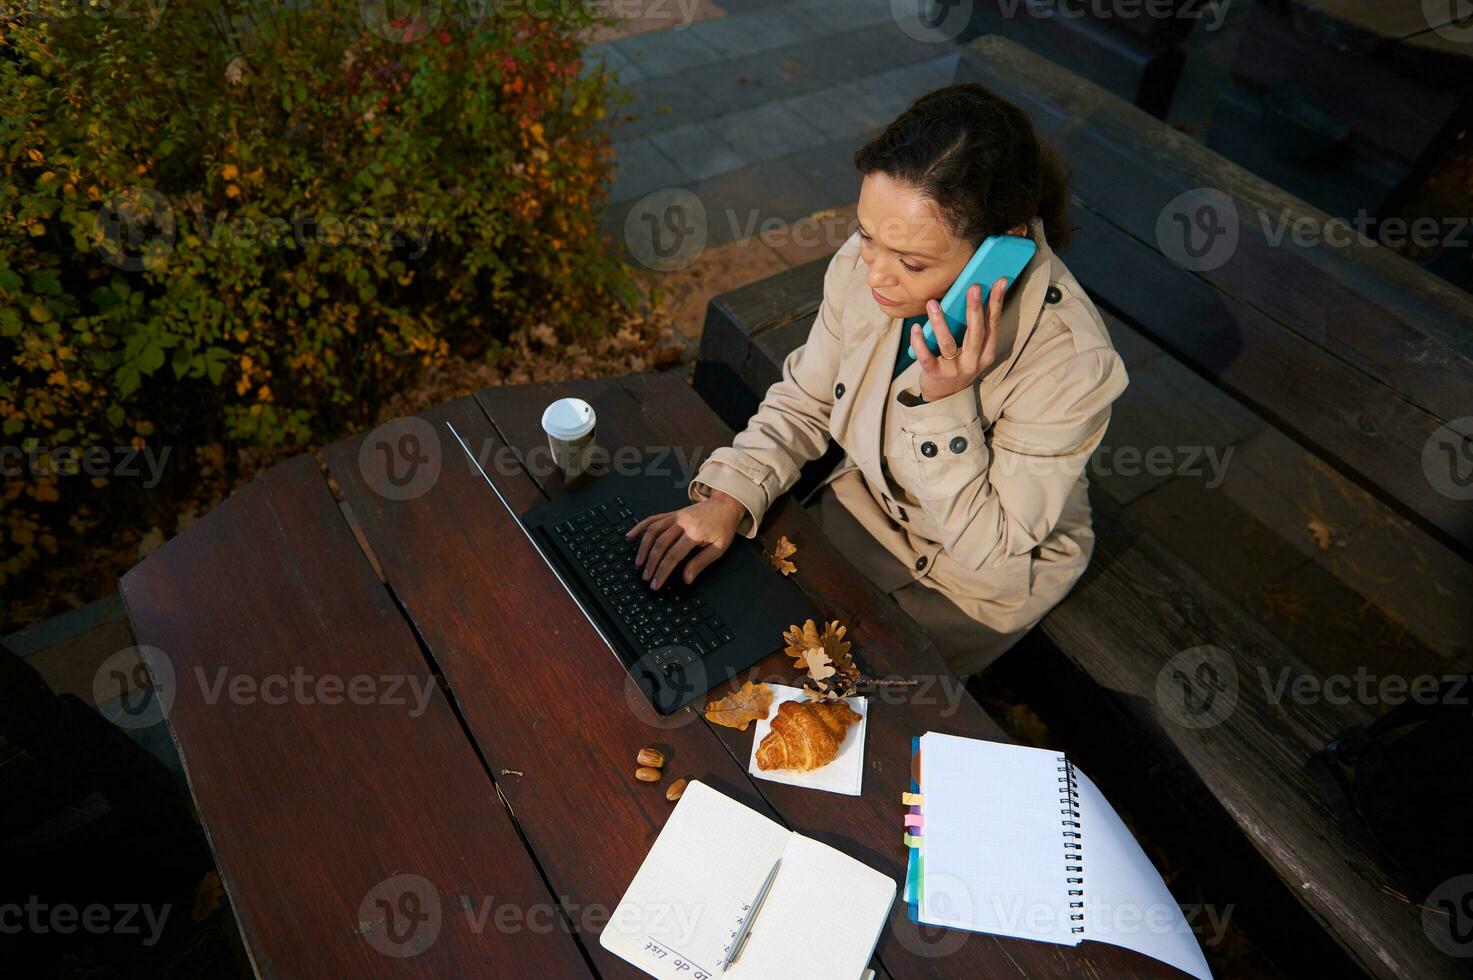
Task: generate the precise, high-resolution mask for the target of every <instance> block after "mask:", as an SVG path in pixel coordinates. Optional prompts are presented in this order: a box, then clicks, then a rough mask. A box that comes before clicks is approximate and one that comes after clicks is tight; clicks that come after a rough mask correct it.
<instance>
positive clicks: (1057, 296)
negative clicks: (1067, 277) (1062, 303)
mask: <svg viewBox="0 0 1473 980" xmlns="http://www.w3.org/2000/svg"><path fill="white" fill-rule="evenodd" d="M1043 298H1044V299H1046V300H1048V301H1049V302H1050V303H1057V302H1058V301H1059V300H1061V299H1063V298H1064V294H1063V293H1061V292H1059V287H1058V286H1050V287H1049V288H1048V292H1047V293H1045V294H1044V296H1043Z"/></svg>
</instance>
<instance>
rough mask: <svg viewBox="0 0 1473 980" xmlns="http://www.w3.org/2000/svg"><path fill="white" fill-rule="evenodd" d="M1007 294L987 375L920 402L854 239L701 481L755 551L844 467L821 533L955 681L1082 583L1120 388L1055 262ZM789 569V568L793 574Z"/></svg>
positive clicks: (1117, 363)
mask: <svg viewBox="0 0 1473 980" xmlns="http://www.w3.org/2000/svg"><path fill="white" fill-rule="evenodd" d="M1030 235H1031V237H1032V238H1033V240H1034V241H1035V242H1037V243H1038V245H1039V247H1038V251H1037V252H1036V253H1035V255H1034V256H1033V259H1032V260H1031V261H1030V262H1029V263H1028V266H1027V267H1026V268H1025V269H1024V270H1023V272H1022V274H1021V275H1020V276H1019V277H1018V280H1017V282H1015V283H1014V284H1013V286H1012V287H1011V288H1010V290H1009V292H1008V296H1007V300H1006V303H1005V305H1004V307H1003V312H1002V316H1001V323H1000V324H999V325H998V344H997V362H996V363H995V365H994V366H993V367H992V368H990V369H989V370H988V371H986V372H985V373H984V374H983V375H982V377H981V378H980V379H979V380H978V381H977V382H976V383H975V384H973V385H972V386H971V387H968V388H965V389H963V390H962V391H960V392H958V393H956V394H954V395H951V396H949V397H947V398H943V399H941V400H940V401H937V402H921V401H920V366H919V365H918V364H912V365H910V367H908V368H907V369H906V370H905V371H904V372H902V373H901V375H900V376H899V377H898V378H893V380H892V376H893V375H894V369H895V357H896V354H897V352H898V350H899V344H900V326H901V320H900V319H899V318H894V317H890V316H887V315H886V313H885V311H884V310H883V309H882V308H881V307H880V306H879V304H877V303H876V302H875V301H874V298H873V297H872V296H871V295H870V289H869V285H868V283H867V276H868V272H869V269H868V267H867V266H866V265H865V263H864V260H863V259H862V258H861V257H860V249H859V236H858V233H856V234H855V235H853V236H851V237H850V238H849V240H848V241H847V242H845V243H844V246H843V247H842V248H840V249H839V251H838V252H837V253H836V254H835V255H834V257H833V259H832V260H831V261H830V262H829V267H828V271H827V272H826V273H825V275H824V287H823V289H824V295H823V302H822V304H821V305H820V307H819V311H818V316H817V317H816V318H815V320H814V323H813V327H812V329H811V330H810V331H809V334H808V340H807V342H806V343H805V344H804V345H803V346H802V347H799V348H798V349H796V350H794V351H793V352H792V353H791V354H789V355H788V357H787V359H786V360H785V361H784V363H783V377H782V380H781V381H779V382H777V383H776V384H774V385H773V386H772V387H771V388H769V389H768V391H767V394H766V396H765V397H764V398H763V400H762V404H761V406H760V407H759V408H758V410H757V412H756V414H755V415H753V417H752V419H751V421H750V422H749V423H748V424H747V427H746V429H744V430H743V431H742V432H741V433H740V434H739V435H738V436H737V437H736V438H735V439H734V440H733V443H732V445H731V446H730V447H726V448H721V449H718V450H716V451H715V452H714V453H712V455H711V457H710V458H709V459H708V460H707V461H706V463H705V464H704V465H703V466H702V467H701V469H700V470H699V471H698V472H697V474H696V477H695V479H694V480H693V481H692V483H691V486H690V497H691V499H692V500H701V499H703V498H704V497H706V496H707V495H709V489H710V488H715V489H719V490H722V491H724V492H726V493H728V494H730V495H731V496H733V497H735V498H736V499H737V500H738V501H740V502H741V503H742V506H743V507H745V508H746V511H747V515H746V517H745V518H743V520H742V524H741V526H740V527H739V529H738V533H740V534H743V535H745V536H747V537H751V536H753V535H754V534H755V533H756V529H757V527H758V525H760V524H761V522H762V519H763V516H764V515H765V514H766V513H767V509H768V508H769V507H771V506H772V504H773V502H774V501H775V500H776V499H777V498H778V497H779V495H781V494H782V493H784V492H785V491H787V490H788V489H789V488H790V487H792V485H793V483H794V482H795V481H796V480H797V478H798V471H799V468H800V467H801V466H802V464H803V463H805V462H807V461H809V460H812V459H816V458H817V457H819V456H820V455H822V454H823V452H824V451H825V449H826V448H827V446H828V442H829V440H830V439H832V440H834V441H835V442H837V443H838V444H839V445H840V446H842V447H843V448H844V450H845V452H846V456H845V458H844V461H843V462H842V463H841V464H840V465H839V466H838V468H837V469H836V470H835V471H834V473H833V474H831V475H830V477H829V478H828V480H827V481H826V484H825V486H824V488H823V490H822V497H821V499H820V502H819V505H818V516H819V518H820V520H821V521H822V522H823V525H824V530H825V534H826V535H827V536H828V537H829V538H830V539H831V540H832V541H833V542H834V544H835V545H836V546H837V547H838V548H839V549H840V550H841V551H842V552H844V553H845V554H846V555H847V556H848V557H849V558H850V559H851V560H852V561H853V562H854V563H855V564H856V565H857V566H858V567H859V568H860V569H861V570H863V571H864V572H865V573H866V574H867V575H868V576H869V577H870V578H871V579H873V580H874V582H875V584H876V585H878V586H879V587H880V588H881V589H883V590H884V591H885V592H888V593H890V594H891V595H893V596H894V597H895V598H896V600H897V601H899V602H900V603H901V605H902V606H904V607H905V608H906V609H907V611H909V612H910V613H911V614H912V615H913V616H914V617H915V618H916V619H917V621H918V622H920V624H921V625H922V627H924V628H925V629H926V630H927V631H928V633H930V635H931V636H932V638H933V639H934V640H935V641H936V643H937V646H938V648H939V649H940V650H941V652H942V654H943V655H944V656H945V657H946V659H947V661H948V663H949V664H950V665H951V667H952V669H953V670H955V671H956V672H957V673H959V674H966V673H972V672H975V671H978V670H981V669H982V668H983V667H985V666H986V665H987V664H989V663H991V662H992V661H993V660H995V659H996V658H997V657H998V656H1001V654H1002V653H1003V652H1004V651H1006V650H1007V649H1008V647H1009V646H1011V645H1012V644H1013V643H1014V642H1016V641H1017V639H1018V638H1020V637H1021V636H1022V635H1023V634H1024V633H1025V632H1026V631H1027V630H1028V629H1030V628H1031V627H1032V626H1033V625H1034V624H1036V623H1037V622H1038V621H1039V620H1040V619H1041V618H1043V615H1044V613H1046V612H1048V610H1049V609H1051V608H1053V606H1054V605H1055V604H1056V603H1058V601H1059V600H1060V599H1062V598H1063V597H1064V595H1065V594H1066V593H1067V592H1068V591H1069V589H1070V588H1071V587H1072V586H1073V584H1074V582H1075V581H1076V580H1077V579H1078V578H1079V576H1080V575H1081V574H1082V573H1083V571H1084V568H1085V565H1086V564H1088V562H1089V556H1090V553H1091V551H1092V550H1093V546H1094V534H1093V532H1092V531H1091V529H1090V511H1089V498H1088V485H1089V481H1088V479H1087V477H1086V475H1085V466H1086V464H1087V462H1088V460H1089V457H1090V454H1091V453H1092V452H1093V451H1094V449H1095V447H1096V446H1098V445H1099V443H1100V440H1101V439H1102V438H1103V436H1104V433H1105V427H1106V425H1107V424H1108V422H1109V419H1110V403H1111V402H1113V401H1114V400H1115V398H1116V397H1118V396H1119V395H1120V393H1121V392H1122V391H1124V390H1125V386H1126V383H1127V379H1126V374H1125V366H1124V364H1123V363H1122V362H1121V360H1120V356H1119V355H1118V354H1117V353H1116V352H1115V350H1114V348H1113V347H1112V346H1111V344H1110V338H1109V335H1108V334H1107V333H1106V330H1105V325H1104V322H1103V321H1102V320H1101V319H1100V315H1099V313H1098V312H1097V311H1096V310H1095V307H1094V304H1093V303H1092V302H1090V300H1089V298H1088V297H1087V296H1086V295H1085V293H1084V290H1083V289H1082V288H1080V286H1079V283H1078V282H1077V281H1076V280H1075V279H1074V277H1073V276H1072V275H1070V274H1069V270H1068V269H1067V268H1065V266H1064V264H1063V263H1062V262H1061V261H1060V260H1059V259H1058V257H1057V256H1055V255H1054V253H1053V251H1052V249H1050V248H1049V246H1048V243H1047V241H1046V239H1045V236H1044V232H1043V223H1042V221H1040V220H1039V219H1037V218H1035V219H1034V220H1033V221H1032V223H1031V225H1030ZM800 568H801V561H800Z"/></svg>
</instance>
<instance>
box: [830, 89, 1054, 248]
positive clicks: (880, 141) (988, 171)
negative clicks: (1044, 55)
mask: <svg viewBox="0 0 1473 980" xmlns="http://www.w3.org/2000/svg"><path fill="white" fill-rule="evenodd" d="M854 165H855V166H856V167H858V168H859V172H860V173H861V174H865V175H869V174H871V173H875V172H876V171H878V172H880V173H883V174H886V175H888V176H889V177H891V178H893V179H895V180H897V181H900V182H901V183H903V184H906V185H908V186H910V187H913V188H915V189H916V190H918V191H920V192H921V193H922V194H924V195H925V196H926V197H928V198H930V199H931V200H932V201H935V202H936V206H937V208H938V209H939V210H940V212H941V217H942V220H943V221H945V222H946V224H947V225H948V227H949V228H950V230H951V233H952V234H953V235H955V236H956V237H958V238H960V239H962V240H963V241H969V242H971V243H972V246H973V247H974V248H975V247H977V246H979V245H981V244H982V240H983V239H985V238H987V237H988V236H990V235H1002V234H1006V232H1007V231H1008V229H1010V228H1014V227H1016V226H1018V225H1020V224H1026V223H1027V222H1028V221H1030V220H1031V219H1032V218H1033V217H1034V216H1035V215H1037V216H1038V217H1040V218H1042V219H1043V229H1044V234H1045V235H1046V236H1047V237H1048V242H1049V245H1050V247H1052V248H1054V249H1062V248H1064V247H1065V246H1066V245H1068V243H1069V235H1070V233H1071V232H1072V231H1073V228H1071V227H1070V226H1069V224H1068V219H1067V217H1066V215H1065V209H1066V206H1067V204H1068V193H1069V192H1068V177H1067V176H1066V175H1065V173H1064V170H1063V167H1062V166H1061V165H1060V163H1059V161H1058V159H1057V158H1056V157H1055V156H1054V153H1053V151H1052V150H1050V149H1049V148H1048V147H1047V146H1045V145H1044V144H1043V143H1041V142H1040V141H1039V139H1038V136H1037V134H1036V133H1034V131H1033V123H1032V122H1031V121H1030V120H1029V118H1028V116H1027V114H1026V113H1024V112H1023V110H1022V109H1019V108H1018V107H1017V106H1015V105H1013V104H1012V103H1011V102H1008V101H1007V100H1006V99H1003V98H1001V97H999V96H997V95H995V94H993V93H992V92H991V91H990V90H989V89H987V88H986V87H984V86H982V85H978V84H977V83H975V82H968V83H965V84H961V85H950V86H947V87H946V88H940V89H936V90H935V91H934V92H928V93H926V94H925V95H923V96H921V97H920V98H918V99H916V100H915V101H914V102H912V103H911V105H910V108H908V109H906V110H905V111H904V112H902V113H901V114H900V116H899V117H898V118H896V120H895V121H894V122H892V123H891V124H890V125H889V126H887V127H886V128H885V131H884V132H883V133H881V134H880V135H878V136H876V137H875V138H874V139H873V140H871V141H870V142H869V143H868V144H866V145H865V146H863V147H861V148H860V149H859V150H858V151H857V152H856V153H855V154H854Z"/></svg>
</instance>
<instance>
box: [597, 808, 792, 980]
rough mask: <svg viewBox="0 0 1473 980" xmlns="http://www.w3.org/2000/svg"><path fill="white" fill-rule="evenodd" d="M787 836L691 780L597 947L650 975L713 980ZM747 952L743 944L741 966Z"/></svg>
mask: <svg viewBox="0 0 1473 980" xmlns="http://www.w3.org/2000/svg"><path fill="white" fill-rule="evenodd" d="M791 836H792V831H790V830H788V829H787V828H785V827H783V826H782V825H780V824H778V823H776V822H774V821H772V820H769V819H767V818H766V817H764V816H763V815H762V814H760V813H758V812H757V811H755V810H753V809H751V808H750V807H747V806H743V805H742V804H740V803H738V802H736V801H735V800H733V799H731V798H730V797H727V796H725V795H723V794H721V793H718V792H717V791H716V790H714V789H711V788H710V787H709V786H707V785H706V784H704V783H701V782H698V781H694V780H693V781H691V782H690V783H688V784H687V785H686V788H685V793H684V795H682V796H681V798H680V802H679V804H678V805H677V806H676V807H675V811H674V812H673V813H671V814H670V819H669V820H667V821H666V822H665V827H664V829H663V830H661V831H660V836H659V838H658V839H656V841H655V843H654V846H653V847H651V848H650V852H649V854H647V855H646V856H645V859H644V863H643V864H641V865H640V866H639V872H638V873H637V874H636V875H635V876H634V880H633V881H632V882H630V884H629V888H628V890H627V891H625V893H624V898H623V900H622V901H620V902H619V907H618V908H617V909H615V910H614V914H613V916H612V917H611V918H610V919H609V923H608V925H606V926H605V927H604V931H603V935H602V936H601V937H600V942H601V943H602V944H603V945H604V947H605V948H606V949H608V950H609V951H611V952H614V953H617V954H619V955H620V956H622V957H624V958H625V959H627V960H629V961H630V962H631V963H633V964H634V965H636V966H638V967H640V968H641V969H643V970H645V972H647V973H650V974H651V975H653V976H657V977H687V978H695V980H700V978H701V976H702V975H703V974H704V975H705V976H711V977H714V976H719V975H720V968H721V961H722V959H723V958H724V956H725V949H726V945H727V943H728V942H730V940H731V934H732V932H733V931H734V930H735V929H736V928H737V926H738V925H739V924H740V921H741V917H742V913H743V907H744V906H745V905H747V904H748V903H750V902H751V901H752V899H753V898H755V897H756V895H757V891H758V889H759V888H761V887H762V882H763V879H765V878H766V877H767V872H768V871H769V870H770V869H771V868H772V862H773V861H776V860H777V859H778V857H780V856H781V855H782V853H783V850H784V848H786V847H787V845H788V839H789V838H790V837H791ZM774 887H776V883H774ZM769 900H770V896H769ZM763 915H764V916H765V915H766V913H765V912H764V913H763ZM758 921H761V919H760V918H759V920H758ZM753 938H754V941H755V936H754V937H753ZM750 952H751V943H748V948H747V951H746V952H744V953H743V954H742V959H746V957H747V955H749V954H750ZM738 965H740V961H738ZM730 975H731V974H728V976H730Z"/></svg>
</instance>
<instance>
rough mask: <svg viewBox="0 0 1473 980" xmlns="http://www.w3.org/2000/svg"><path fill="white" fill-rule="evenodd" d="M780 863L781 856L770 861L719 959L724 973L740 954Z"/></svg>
mask: <svg viewBox="0 0 1473 980" xmlns="http://www.w3.org/2000/svg"><path fill="white" fill-rule="evenodd" d="M782 863H783V859H782V858H778V859H777V860H776V861H774V862H772V870H771V871H769V872H767V879H766V880H765V881H763V882H762V888H761V890H760V891H758V892H757V897H756V898H755V899H753V900H752V909H751V911H749V912H748V913H747V917H746V918H745V919H743V920H742V927H741V928H740V929H738V930H737V934H736V935H735V936H733V937H732V940H731V950H730V952H728V953H727V954H726V958H725V959H724V960H722V961H721V972H722V973H725V972H726V970H727V967H729V966H731V965H732V964H733V963H735V962H736V958H737V957H738V956H740V955H741V952H742V944H744V943H745V942H746V941H747V934H748V933H749V932H751V930H752V920H753V919H755V918H757V913H758V912H760V911H761V910H762V903H763V902H764V901H766V899H767V893H768V892H769V891H771V890H772V882H773V880H774V879H775V878H777V869H778V867H779V866H781V864H782Z"/></svg>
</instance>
